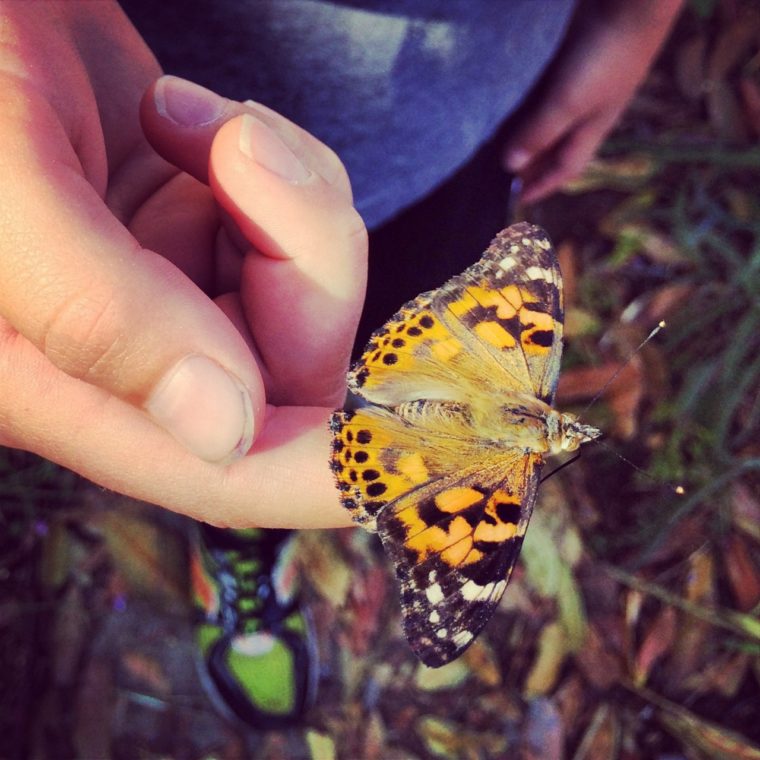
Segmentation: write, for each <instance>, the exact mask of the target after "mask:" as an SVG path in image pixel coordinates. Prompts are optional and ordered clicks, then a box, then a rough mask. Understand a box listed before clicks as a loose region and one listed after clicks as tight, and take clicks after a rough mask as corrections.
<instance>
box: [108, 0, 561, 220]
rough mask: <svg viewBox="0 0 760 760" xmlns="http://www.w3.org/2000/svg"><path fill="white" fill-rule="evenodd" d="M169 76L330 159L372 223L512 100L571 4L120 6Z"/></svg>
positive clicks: (391, 1)
mask: <svg viewBox="0 0 760 760" xmlns="http://www.w3.org/2000/svg"><path fill="white" fill-rule="evenodd" d="M122 6H123V7H124V9H125V11H126V12H127V13H128V15H129V16H130V18H131V19H132V21H133V23H134V24H135V26H136V27H137V28H138V30H139V31H140V33H141V34H142V35H143V37H144V38H145V39H146V41H147V42H148V44H149V45H150V46H151V48H152V49H153V51H154V52H155V53H156V55H157V57H158V59H159V61H160V62H161V64H162V66H163V67H164V69H165V70H166V71H167V72H168V73H172V74H177V75H180V76H184V77H187V78H189V79H192V80H193V81H196V82H198V83H200V84H203V85H205V86H207V87H210V88H212V89H214V90H216V91H217V92H220V93H221V94H223V95H226V96H228V97H232V98H235V99H239V100H245V99H247V98H251V99H253V100H257V101H260V102H262V103H265V104H266V105H268V106H270V107H272V108H274V109H275V110H277V111H279V112H280V113H282V114H284V115H285V116H287V117H289V118H290V119H292V120H293V121H295V122H297V123H298V124H300V125H301V126H303V127H304V128H306V129H307V130H309V131H310V132H312V133H313V134H315V135H316V136H317V137H319V138H320V139H321V140H323V141H324V142H325V143H327V144H328V145H330V146H331V147H332V148H333V149H335V150H336V151H337V153H338V154H339V155H340V157H341V159H342V160H343V162H344V164H345V165H346V167H347V169H348V172H349V175H350V177H351V184H352V186H353V189H354V196H355V203H356V207H357V209H358V210H359V212H360V213H361V214H362V216H363V217H364V220H365V222H366V223H367V226H368V227H370V228H373V227H376V226H378V225H379V224H381V223H382V222H384V221H386V220H387V219H389V218H391V217H392V216H394V215H395V214H396V213H397V212H398V211H400V210H401V209H403V208H405V207H406V206H408V205H410V204H412V203H414V202H415V201H416V200H418V199H420V198H422V197H423V196H425V195H426V194H427V193H428V192H430V191H431V190H432V189H433V188H435V187H436V186H437V185H439V184H440V183H441V182H442V181H444V180H445V179H446V178H447V177H448V176H450V175H451V174H452V173H453V172H454V171H456V169H457V168H459V167H460V166H461V165H463V164H464V163H466V162H467V160H468V158H470V156H472V154H473V153H474V152H475V151H476V150H477V149H478V148H479V147H480V146H481V145H482V144H483V143H484V142H485V141H486V140H488V138H489V137H491V136H492V135H493V133H494V131H495V130H496V129H497V127H498V126H499V124H500V123H501V122H502V121H503V120H504V118H505V117H506V116H508V115H509V114H510V113H511V112H512V111H514V109H515V108H516V107H517V106H518V105H519V104H520V102H521V101H522V100H523V98H524V97H525V95H526V94H527V93H528V91H529V90H530V88H531V87H532V86H533V84H534V83H535V82H536V80H537V79H538V78H539V76H540V75H541V73H542V71H543V70H544V69H545V67H546V65H547V64H548V62H549V61H550V60H551V58H552V57H553V55H554V53H555V52H556V49H557V47H558V45H559V43H560V42H561V40H562V37H563V35H564V32H565V30H566V28H567V24H568V22H569V19H570V15H571V13H572V10H573V6H574V0H214V2H204V3H187V2H185V0H162V2H158V3H157V2H155V1H154V0H122Z"/></svg>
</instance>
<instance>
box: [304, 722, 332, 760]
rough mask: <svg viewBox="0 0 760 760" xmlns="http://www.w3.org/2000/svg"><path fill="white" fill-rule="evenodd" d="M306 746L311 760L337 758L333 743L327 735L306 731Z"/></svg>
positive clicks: (310, 730)
mask: <svg viewBox="0 0 760 760" xmlns="http://www.w3.org/2000/svg"><path fill="white" fill-rule="evenodd" d="M306 745H307V746H308V748H309V755H310V757H311V758H312V760H335V759H336V758H337V757H338V755H337V752H336V751H335V742H334V741H333V740H332V737H330V736H328V735H327V734H321V733H319V731H314V730H312V729H306Z"/></svg>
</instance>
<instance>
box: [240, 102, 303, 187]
mask: <svg viewBox="0 0 760 760" xmlns="http://www.w3.org/2000/svg"><path fill="white" fill-rule="evenodd" d="M239 147H240V152H241V153H243V155H245V156H247V157H248V158H250V159H252V160H253V161H255V162H256V163H257V164H259V166H263V167H264V168H265V169H268V170H269V171H270V172H273V173H274V174H277V175H278V176H280V177H282V178H283V179H284V180H286V181H287V182H290V183H292V184H296V185H297V184H299V183H301V182H304V181H305V180H307V179H308V178H309V177H310V176H311V172H310V171H309V170H308V169H307V168H306V167H305V166H304V165H303V164H302V163H301V161H300V159H299V158H298V157H297V156H296V154H295V153H293V151H292V150H291V149H290V148H288V146H287V145H285V143H284V142H283V141H282V139H281V138H280V136H279V135H278V134H277V133H276V132H275V131H274V130H273V129H271V128H270V127H268V126H267V125H266V124H264V122H263V121H259V119H257V118H256V117H255V116H252V115H251V114H248V113H247V114H244V115H243V118H242V123H241V125H240V137H239Z"/></svg>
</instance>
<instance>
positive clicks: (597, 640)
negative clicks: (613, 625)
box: [575, 625, 623, 691]
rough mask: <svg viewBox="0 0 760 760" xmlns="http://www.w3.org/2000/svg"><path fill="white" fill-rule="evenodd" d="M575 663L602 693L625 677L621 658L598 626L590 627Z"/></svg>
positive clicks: (576, 654) (577, 653) (576, 655)
mask: <svg viewBox="0 0 760 760" xmlns="http://www.w3.org/2000/svg"><path fill="white" fill-rule="evenodd" d="M575 661H576V663H577V664H578V667H579V669H580V671H581V672H582V673H583V675H584V677H585V678H586V680H587V681H588V682H589V683H591V684H592V685H593V686H595V687H596V688H597V689H599V690H600V691H603V690H606V689H609V688H610V687H611V686H613V685H614V684H615V683H617V682H618V681H619V680H620V679H621V678H622V675H623V666H622V662H621V659H620V656H619V655H618V654H617V653H616V652H615V651H614V650H612V648H611V647H608V646H607V639H606V637H604V636H602V635H601V634H600V633H599V631H598V629H597V626H596V625H589V628H588V632H587V634H586V640H585V642H584V644H583V647H581V649H580V650H578V651H577V652H576V653H575Z"/></svg>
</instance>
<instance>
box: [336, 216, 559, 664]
mask: <svg viewBox="0 0 760 760" xmlns="http://www.w3.org/2000/svg"><path fill="white" fill-rule="evenodd" d="M562 318H563V313H562V280H561V276H560V272H559V267H558V265H557V261H556V258H555V256H554V253H553V251H552V248H551V244H550V243H549V240H548V238H547V237H546V235H545V234H544V233H543V231H542V230H540V229H539V228H537V227H533V226H531V225H527V224H518V225H514V226H512V227H510V228H508V229H507V230H504V231H503V232H501V233H500V234H499V235H498V236H497V237H496V239H495V240H494V241H493V243H492V244H491V246H490V247H489V248H488V250H487V251H486V252H485V253H484V254H483V256H482V257H481V259H480V260H479V261H478V262H477V263H475V264H473V265H472V266H471V267H469V268H468V269H466V270H465V271H464V272H463V273H462V274H461V275H458V276H456V277H454V278H452V279H451V280H449V281H448V282H447V283H446V284H444V285H443V286H442V287H440V288H438V289H436V290H434V291H431V292H429V293H423V294H422V295H420V296H418V297H417V298H416V299H414V300H413V301H410V302H409V303H407V304H406V305H405V306H403V307H402V308H401V309H400V310H399V312H398V313H397V314H396V315H394V316H393V317H392V318H391V319H390V320H389V321H388V322H387V323H386V324H385V325H384V326H383V327H382V328H381V329H380V330H378V331H377V332H376V333H375V334H374V335H373V337H372V339H371V340H370V343H369V345H368V346H367V349H366V350H365V352H364V354H363V356H362V358H361V359H360V361H359V362H358V363H357V364H356V365H355V366H354V368H353V369H352V370H351V372H350V373H349V378H348V380H349V388H350V389H351V390H352V391H353V392H354V393H356V394H357V395H359V396H361V397H363V398H364V399H366V400H367V401H368V402H369V404H368V405H367V406H365V407H362V408H360V409H357V410H355V411H345V410H338V411H336V412H335V413H334V414H333V416H332V420H331V429H332V431H333V452H332V460H331V466H332V469H333V472H334V473H335V476H336V481H337V483H338V488H339V489H340V492H341V500H342V502H343V504H344V506H346V507H347V508H348V509H349V510H350V511H351V513H352V515H353V517H354V519H355V520H356V521H357V522H359V523H360V524H362V525H364V527H366V528H367V529H368V530H372V531H377V532H378V533H379V534H380V537H381V539H382V541H383V545H384V547H385V550H386V551H387V553H388V554H389V555H390V557H391V558H392V560H393V562H394V566H395V569H396V574H397V576H398V578H399V580H400V583H401V588H402V612H403V621H404V630H405V633H406V636H407V638H408V640H409V642H410V644H411V646H412V648H413V649H414V651H415V652H416V653H417V655H418V656H419V657H420V659H422V661H423V662H425V663H427V664H428V665H431V666H438V665H442V664H444V663H446V662H449V661H450V660H452V659H454V658H455V657H457V656H458V655H459V654H460V653H461V652H462V651H463V650H464V649H465V648H466V647H467V646H468V645H469V644H470V643H471V642H472V640H473V639H474V638H475V636H476V635H477V633H478V632H479V631H480V630H481V629H482V627H483V626H484V625H485V623H486V621H487V620H488V619H489V617H490V615H491V613H492V612H493V610H494V608H495V607H496V605H497V604H498V602H499V599H500V598H501V595H502V593H503V592H504V588H505V587H506V584H507V581H508V580H509V577H510V575H511V572H512V568H513V567H514V564H515V561H516V559H517V556H518V554H519V551H520V546H521V544H522V537H523V535H524V534H525V530H526V528H527V524H528V520H529V518H530V514H531V512H532V509H533V504H534V502H535V499H536V491H537V486H538V475H539V472H540V469H541V464H542V458H541V456H540V455H539V454H533V453H530V452H526V451H525V449H524V448H520V447H514V446H513V447H511V448H510V447H509V446H507V445H505V444H504V440H502V441H501V442H499V440H498V435H497V436H491V435H490V433H489V434H488V435H486V434H484V432H483V431H484V430H485V429H486V428H488V426H489V424H490V425H493V424H494V420H498V419H499V414H498V412H499V409H500V406H501V405H502V404H504V403H505V400H506V399H507V398H508V397H509V395H510V394H511V395H512V396H513V397H515V396H517V397H522V398H523V399H525V398H528V399H529V398H536V397H537V398H539V399H540V400H542V401H544V402H547V403H550V402H551V401H552V400H553V397H554V391H555V387H556V382H557V377H558V374H559V362H560V355H561V351H562ZM417 404H420V405H421V406H420V407H419V410H418V411H419V414H417V415H416V417H415V415H414V414H411V415H410V414H409V411H410V405H411V411H412V412H414V411H415V409H416V405H417Z"/></svg>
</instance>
